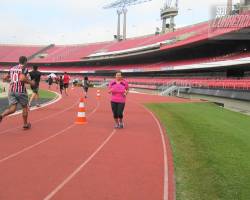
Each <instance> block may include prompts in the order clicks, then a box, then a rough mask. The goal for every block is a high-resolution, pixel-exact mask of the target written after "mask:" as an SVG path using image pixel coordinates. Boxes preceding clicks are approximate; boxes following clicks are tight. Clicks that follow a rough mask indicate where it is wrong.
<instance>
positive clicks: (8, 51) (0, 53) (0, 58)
mask: <svg viewBox="0 0 250 200" xmlns="http://www.w3.org/2000/svg"><path fill="white" fill-rule="evenodd" d="M42 48H44V46H23V45H22V46H21V45H20V46H18V45H0V62H17V61H18V58H19V57H20V56H21V55H23V56H27V57H30V56H32V55H33V54H35V53H36V52H37V51H39V50H41V49H42Z"/></svg>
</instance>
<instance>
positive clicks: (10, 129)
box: [0, 91, 76, 135]
mask: <svg viewBox="0 0 250 200" xmlns="http://www.w3.org/2000/svg"><path fill="white" fill-rule="evenodd" d="M51 92H52V91H51ZM56 94H57V95H58V96H59V98H56V99H55V100H52V101H50V102H48V103H45V104H43V105H42V106H41V107H39V108H32V110H37V109H40V108H44V107H47V106H49V105H51V104H54V103H56V102H58V101H59V100H61V98H62V96H61V95H60V94H58V93H56ZM74 105H76V103H75V104H74ZM74 105H73V106H74ZM73 106H70V107H69V108H67V109H65V110H63V111H60V112H58V113H55V114H52V115H48V116H46V117H44V118H42V119H39V120H36V121H34V122H32V124H34V123H37V122H40V121H43V120H45V119H48V118H50V117H53V116H56V115H58V114H61V113H63V112H65V111H67V110H69V109H70V108H72V107H73ZM21 113H22V111H17V112H16V113H14V114H12V115H10V116H8V117H11V116H15V115H19V114H21ZM19 128H22V126H17V127H13V128H9V129H6V130H4V131H1V132H0V135H2V134H4V133H7V132H10V131H13V130H16V129H19Z"/></svg>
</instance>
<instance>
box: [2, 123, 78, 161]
mask: <svg viewBox="0 0 250 200" xmlns="http://www.w3.org/2000/svg"><path fill="white" fill-rule="evenodd" d="M74 126H75V125H74V124H71V125H70V126H68V127H67V128H65V129H63V130H61V131H59V132H57V133H56V134H54V135H52V136H50V137H48V138H46V139H44V140H41V141H40V142H37V143H35V144H33V145H31V146H28V147H26V148H24V149H22V150H21V151H18V152H16V153H13V154H11V155H9V156H7V157H5V158H3V159H1V160H0V163H2V162H4V161H6V160H9V159H11V158H14V157H16V156H18V155H20V154H22V153H24V152H26V151H28V150H30V149H33V148H34V147H36V146H38V145H40V144H43V143H45V142H47V141H48V140H50V139H52V138H54V137H56V136H58V135H61V134H62V133H64V132H66V131H67V130H69V129H71V128H72V127H74Z"/></svg>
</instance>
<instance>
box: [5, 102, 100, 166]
mask: <svg viewBox="0 0 250 200" xmlns="http://www.w3.org/2000/svg"><path fill="white" fill-rule="evenodd" d="M99 106H100V103H99V102H97V106H96V108H95V109H94V110H93V111H92V112H91V113H90V114H89V117H90V116H91V115H93V114H94V113H95V112H96V111H97V109H98V107H99ZM74 126H76V125H75V124H71V125H70V126H68V127H66V128H65V129H63V130H61V131H59V132H57V133H55V134H54V135H51V136H49V137H47V138H45V139H43V140H41V141H39V142H37V143H35V144H33V145H30V146H28V147H25V148H23V149H22V150H20V151H18V152H16V153H13V154H11V155H9V156H7V157H4V158H2V159H0V164H1V163H3V162H4V161H7V160H9V159H11V158H14V157H16V156H18V155H20V154H22V153H24V152H26V151H29V150H31V149H33V148H35V147H37V146H39V145H41V144H43V143H45V142H47V141H49V140H51V139H53V138H55V137H56V136H58V135H61V134H63V133H65V132H66V131H68V130H70V129H71V128H73V127H74Z"/></svg>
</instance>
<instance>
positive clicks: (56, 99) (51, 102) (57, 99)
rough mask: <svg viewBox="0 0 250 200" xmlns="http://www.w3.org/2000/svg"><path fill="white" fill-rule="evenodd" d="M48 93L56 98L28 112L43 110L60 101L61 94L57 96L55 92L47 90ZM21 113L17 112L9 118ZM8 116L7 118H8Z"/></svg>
mask: <svg viewBox="0 0 250 200" xmlns="http://www.w3.org/2000/svg"><path fill="white" fill-rule="evenodd" d="M48 91H49V92H52V93H54V94H56V98H55V99H53V100H51V101H49V102H47V103H44V104H41V106H40V107H32V108H31V109H30V110H38V109H41V108H44V107H46V106H49V105H51V104H54V103H56V102H58V101H60V100H61V99H62V95H61V94H59V93H57V92H54V91H52V90H48ZM21 113H22V111H21V110H19V111H17V112H15V113H13V114H11V115H10V116H15V115H19V114H21ZM10 116H9V117H10Z"/></svg>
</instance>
